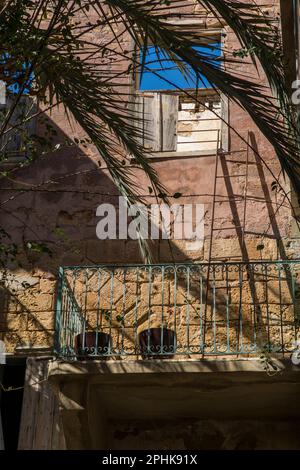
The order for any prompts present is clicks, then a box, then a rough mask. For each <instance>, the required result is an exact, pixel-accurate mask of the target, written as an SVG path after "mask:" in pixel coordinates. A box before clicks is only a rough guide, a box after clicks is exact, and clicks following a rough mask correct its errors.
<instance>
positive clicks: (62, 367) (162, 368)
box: [49, 359, 300, 380]
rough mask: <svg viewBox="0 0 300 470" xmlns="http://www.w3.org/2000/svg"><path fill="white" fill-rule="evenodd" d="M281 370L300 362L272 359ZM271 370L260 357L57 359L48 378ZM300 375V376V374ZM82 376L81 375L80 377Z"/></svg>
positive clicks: (291, 370) (280, 372)
mask: <svg viewBox="0 0 300 470" xmlns="http://www.w3.org/2000/svg"><path fill="white" fill-rule="evenodd" d="M272 364H273V365H274V366H276V368H277V370H278V372H277V373H276V375H275V374H273V373H271V374H270V375H272V376H273V378H274V377H276V376H282V375H283V374H285V373H289V374H290V373H292V374H294V373H295V374H297V373H300V366H295V365H293V364H292V362H291V360H290V359H272ZM240 372H248V373H255V374H257V373H258V374H264V375H265V376H266V377H268V374H267V373H266V371H265V370H264V365H263V363H262V362H261V361H259V360H258V359H219V360H209V359H207V360H201V361H172V360H140V361H139V360H136V361H124V360H123V361H122V360H119V361H97V360H95V361H74V362H62V361H54V362H52V363H50V364H49V379H50V380H59V377H60V378H63V377H65V378H67V377H70V376H82V375H97V376H99V375H102V376H103V375H116V374H207V373H218V374H219V373H240ZM299 377H300V376H299ZM78 378H79V377H78Z"/></svg>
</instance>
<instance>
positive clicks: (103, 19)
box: [0, 0, 300, 261]
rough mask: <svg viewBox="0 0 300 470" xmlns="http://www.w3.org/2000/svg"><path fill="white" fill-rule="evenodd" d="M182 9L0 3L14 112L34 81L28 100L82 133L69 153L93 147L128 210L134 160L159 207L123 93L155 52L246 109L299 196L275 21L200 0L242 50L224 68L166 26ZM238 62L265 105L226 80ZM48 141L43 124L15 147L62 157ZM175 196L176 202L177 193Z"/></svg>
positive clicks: (0, 64) (171, 5)
mask: <svg viewBox="0 0 300 470" xmlns="http://www.w3.org/2000/svg"><path fill="white" fill-rule="evenodd" d="M183 3H184V2H182V1H179V0H168V1H167V0H164V1H163V0H130V1H129V0H106V1H105V2H102V1H101V0H76V1H75V2H69V1H67V0H55V1H54V2H53V1H50V0H43V1H42V0H37V1H31V0H11V1H6V2H2V5H3V7H2V8H1V10H0V41H1V48H2V50H3V51H4V53H5V56H3V57H4V58H5V60H4V59H3V58H2V60H0V79H2V80H4V81H5V82H6V83H7V84H8V85H11V84H14V83H16V82H17V83H18V86H19V92H18V93H17V95H16V97H15V105H17V103H18V101H20V99H21V96H22V92H23V91H24V89H26V87H28V86H29V83H30V81H31V79H32V77H34V80H33V83H32V86H31V88H30V96H31V97H34V98H36V99H38V100H39V102H40V103H41V104H42V105H43V106H46V107H47V106H49V107H52V106H55V105H56V104H57V103H61V104H62V105H63V106H64V107H65V110H66V112H67V115H68V116H72V117H73V118H74V119H75V121H77V123H78V124H79V125H80V126H81V128H82V129H83V130H84V131H85V133H86V135H87V138H86V139H84V141H82V140H81V139H77V138H75V139H74V142H73V143H71V144H70V145H72V144H75V145H83V146H87V145H89V144H90V143H92V144H93V145H95V146H96V148H97V149H98V152H99V154H100V155H101V157H102V159H103V160H104V162H105V164H106V166H107V167H108V169H109V171H110V174H111V177H112V179H113V181H114V183H115V185H116V187H117V188H118V190H119V192H120V194H121V195H123V196H124V197H125V198H126V201H127V204H128V205H129V206H130V205H131V204H133V203H136V202H143V200H142V198H141V197H140V196H139V189H140V188H139V186H138V183H137V182H136V180H135V179H134V175H133V172H132V170H131V169H130V167H129V165H125V163H126V162H127V161H129V160H131V159H132V158H134V160H135V162H136V164H137V165H139V166H140V167H141V169H142V170H143V171H144V172H145V173H146V174H147V175H148V177H149V180H150V183H151V185H150V186H149V193H150V194H151V193H152V192H154V193H155V195H156V196H158V197H160V198H162V199H163V200H165V201H167V196H166V190H165V188H164V187H163V186H162V184H161V182H160V181H159V179H158V176H157V174H156V171H155V170H154V168H153V167H152V166H151V164H150V163H149V160H148V158H147V156H148V155H147V153H148V152H147V150H146V149H145V148H143V146H142V145H141V143H140V139H139V138H140V130H139V126H137V120H138V119H139V118H138V117H137V116H136V114H135V113H134V111H133V110H132V96H131V95H130V93H129V92H128V91H127V90H126V89H125V88H124V83H127V80H128V73H130V74H133V75H136V73H137V72H138V71H139V72H141V71H143V70H144V69H145V68H146V67H147V64H146V63H145V57H146V50H147V47H148V45H149V44H153V45H154V46H155V47H156V48H157V51H158V50H160V51H162V52H163V54H164V55H165V57H166V58H168V59H170V60H172V61H173V62H175V63H176V64H177V65H178V67H179V68H180V69H181V70H182V72H183V73H185V74H188V71H189V70H190V69H192V70H193V71H194V73H195V75H196V76H197V77H198V78H200V77H201V76H205V77H206V79H207V80H208V81H209V82H210V83H211V84H212V85H213V86H214V87H215V88H216V89H218V90H219V91H220V92H222V93H224V94H225V95H226V96H228V97H229V98H230V99H231V100H233V101H234V102H236V103H238V104H239V105H240V106H241V107H242V108H244V109H245V110H246V111H247V112H248V113H249V115H250V116H251V118H252V119H253V121H254V122H255V124H256V125H257V126H258V127H259V128H260V129H261V131H262V132H263V134H264V135H265V137H266V138H267V139H268V140H269V141H270V142H271V144H272V145H273V146H274V149H275V151H276V153H277V156H278V158H279V160H280V163H281V165H282V168H283V170H284V172H286V173H287V175H288V176H289V177H290V179H291V181H292V183H293V185H294V187H295V188H296V189H299V190H300V151H299V148H298V141H299V134H298V130H297V128H296V126H295V125H294V118H293V115H292V113H291V105H290V101H289V92H288V89H287V86H286V83H285V77H284V67H283V54H282V46H281V42H280V31H279V27H278V19H277V18H272V17H270V15H267V14H265V13H264V12H263V11H262V10H261V9H260V7H259V6H257V4H256V2H254V1H252V2H249V1H248V2H246V1H245V2H243V1H241V2H236V1H233V0H202V1H201V2H200V0H199V3H200V4H201V5H202V7H204V8H206V10H207V12H208V14H209V15H210V17H211V16H212V15H213V16H215V17H216V18H223V19H224V21H225V22H226V23H227V24H228V25H229V26H230V27H231V28H232V30H233V31H234V33H235V34H236V36H237V38H238V40H239V42H240V45H241V48H240V49H239V50H236V51H234V53H233V54H232V56H230V54H229V52H227V53H226V62H227V64H228V65H230V67H226V70H225V69H224V68H222V67H220V64H216V60H215V57H214V58H213V59H212V57H211V56H210V54H209V53H208V52H203V51H202V52H201V50H200V49H199V48H198V49H197V50H196V49H195V46H201V45H203V44H207V39H206V36H201V34H199V29H198V28H195V30H191V28H188V27H185V26H184V22H183V23H182V24H178V25H175V24H171V22H170V21H166V20H170V19H172V18H177V19H178V18H181V19H185V13H184V8H183V6H184V5H183ZM186 3H188V2H186ZM178 9H179V10H180V11H178ZM79 18H80V19H79ZM126 37H127V38H130V39H131V41H132V43H133V46H132V47H131V46H129V45H128V44H129V43H128V42H126V41H125V42H124V41H123V39H124V38H126ZM124 44H125V45H124ZM135 48H136V50H140V49H142V52H143V53H142V59H141V62H140V59H139V58H138V59H137V56H136V55H134V50H135ZM245 58H246V59H247V60H249V58H250V59H251V60H252V61H253V63H254V64H255V65H256V63H257V62H259V63H260V64H261V66H262V68H263V70H264V71H265V73H266V76H267V78H268V80H269V83H270V86H271V89H272V91H273V93H274V96H273V97H271V96H269V95H268V94H266V90H265V89H264V88H263V87H261V86H260V85H258V84H257V83H255V82H253V81H250V80H249V79H247V78H246V77H241V76H240V75H239V74H238V73H235V72H234V69H235V65H238V64H240V62H242V61H243V60H244V59H245ZM128 64H129V65H128ZM125 65H126V66H125ZM239 68H241V66H240V65H239ZM9 117H11V116H9V115H8V116H5V117H4V118H3V120H2V122H3V124H2V127H1V128H0V138H1V136H2V135H3V133H4V132H5V131H6V130H7V128H8V127H9ZM20 121H21V123H22V118H21V119H20ZM21 123H20V124H21ZM22 132H23V131H22ZM55 137H56V130H55V129H54V128H53V126H51V124H49V123H48V122H45V134H44V135H43V136H41V135H34V134H32V135H28V136H26V131H25V133H24V135H23V134H22V141H23V144H24V148H26V150H27V152H28V161H29V162H31V161H33V160H35V159H36V158H38V156H39V155H40V154H45V153H47V152H49V151H52V150H53V149H54V150H61V148H62V147H61V144H60V143H56V142H55ZM63 145H68V143H67V142H64V143H63ZM41 148H42V149H43V150H42V152H40V150H39V149H41ZM0 153H1V152H0ZM0 158H1V157H0ZM4 158H5V153H4ZM2 176H5V172H3V173H2ZM173 197H174V198H175V199H176V198H178V197H180V193H175V194H174V196H173ZM138 235H139V237H138V239H139V242H140V247H141V250H142V254H143V256H144V259H145V260H146V261H151V249H150V247H149V246H148V245H147V243H146V242H145V240H143V238H142V237H141V235H140V234H138Z"/></svg>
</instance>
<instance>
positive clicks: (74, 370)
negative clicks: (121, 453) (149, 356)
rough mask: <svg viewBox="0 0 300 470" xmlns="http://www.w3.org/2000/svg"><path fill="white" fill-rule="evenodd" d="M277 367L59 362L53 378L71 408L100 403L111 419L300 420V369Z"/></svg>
mask: <svg viewBox="0 0 300 470" xmlns="http://www.w3.org/2000/svg"><path fill="white" fill-rule="evenodd" d="M273 364H274V365H276V367H277V368H278V371H277V372H276V373H275V372H272V371H269V373H267V372H266V371H265V370H264V367H263V364H262V362H261V361H258V360H254V359H253V360H252V359H247V360H202V361H159V360H151V361H150V360H149V361H86V362H80V361H78V362H74V363H66V362H58V361H57V362H54V363H52V364H51V365H50V368H49V380H50V381H51V382H52V383H53V385H54V386H55V387H56V388H57V389H58V390H59V393H60V397H61V401H62V404H63V407H64V408H65V409H69V410H71V409H73V410H75V409H78V406H80V407H83V408H84V407H85V406H88V407H90V406H91V405H90V404H91V403H93V406H92V408H93V409H95V407H96V406H97V405H96V404H97V403H98V404H99V405H100V404H101V408H102V410H105V415H106V416H107V417H108V418H109V419H111V420H119V419H128V418H130V419H139V420H140V419H150V418H151V419H178V418H187V419H188V418H197V417H198V418H201V419H204V418H207V419H209V418H218V419H233V418H236V419H238V418H252V417H253V416H255V417H257V418H270V419H273V418H274V419H275V418H276V419H280V418H287V417H288V418H290V419H291V418H292V419H296V418H299V417H300V407H299V404H298V401H299V394H300V366H299V367H298V366H295V365H293V364H292V362H291V360H290V359H285V360H282V359H275V360H273ZM76 388H77V392H76ZM87 389H88V391H86V390H87ZM79 390H81V391H80V392H79ZM84 390H85V391H84ZM83 395H84V396H88V397H89V399H88V400H87V401H86V402H85V403H86V404H84V403H83V401H82V400H81V398H82V396H83ZM76 397H80V400H81V401H80V400H79V402H78V400H77V399H76ZM88 403H89V405H88ZM76 407H77V408H76Z"/></svg>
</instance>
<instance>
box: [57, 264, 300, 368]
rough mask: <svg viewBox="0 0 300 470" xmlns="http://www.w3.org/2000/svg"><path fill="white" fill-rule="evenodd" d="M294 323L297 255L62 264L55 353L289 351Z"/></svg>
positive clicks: (298, 317)
mask: <svg viewBox="0 0 300 470" xmlns="http://www.w3.org/2000/svg"><path fill="white" fill-rule="evenodd" d="M299 325H300V260H297V261H274V262H273V261H262V262H260V261H258V262H250V263H227V262H226V263H225V262H224V263H211V264H174V265H163V264H159V265H130V266H129V265H127V266H108V265H101V266H87V267H81V266H80V267H79V266H76V267H64V268H61V269H60V272H59V288H58V298H57V313H56V346H55V349H56V353H57V354H58V356H60V357H62V358H65V359H67V358H70V359H75V358H78V359H86V358H87V357H89V358H91V357H93V356H94V357H98V358H103V357H106V356H109V357H111V356H115V357H116V358H124V357H126V356H132V355H135V356H138V357H143V358H145V357H152V358H153V357H155V358H156V357H172V356H176V355H185V356H187V357H189V356H193V358H196V357H203V356H226V355H257V354H259V353H261V352H262V351H269V352H282V353H284V352H291V351H293V350H294V348H295V342H296V340H297V335H298V330H299Z"/></svg>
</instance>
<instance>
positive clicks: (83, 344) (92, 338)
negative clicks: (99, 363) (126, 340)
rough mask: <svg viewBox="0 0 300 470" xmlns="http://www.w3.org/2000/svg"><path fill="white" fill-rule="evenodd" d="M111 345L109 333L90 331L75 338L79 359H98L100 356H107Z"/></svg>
mask: <svg viewBox="0 0 300 470" xmlns="http://www.w3.org/2000/svg"><path fill="white" fill-rule="evenodd" d="M97 338H98V344H97ZM111 344H112V341H111V336H110V335H109V334H108V333H103V332H102V331H99V332H98V333H96V332H95V331H88V332H86V333H81V334H79V335H77V336H76V337H75V352H76V355H77V357H78V359H97V357H98V356H105V355H106V354H107V352H108V351H109V350H110V348H111ZM96 348H97V350H96Z"/></svg>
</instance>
